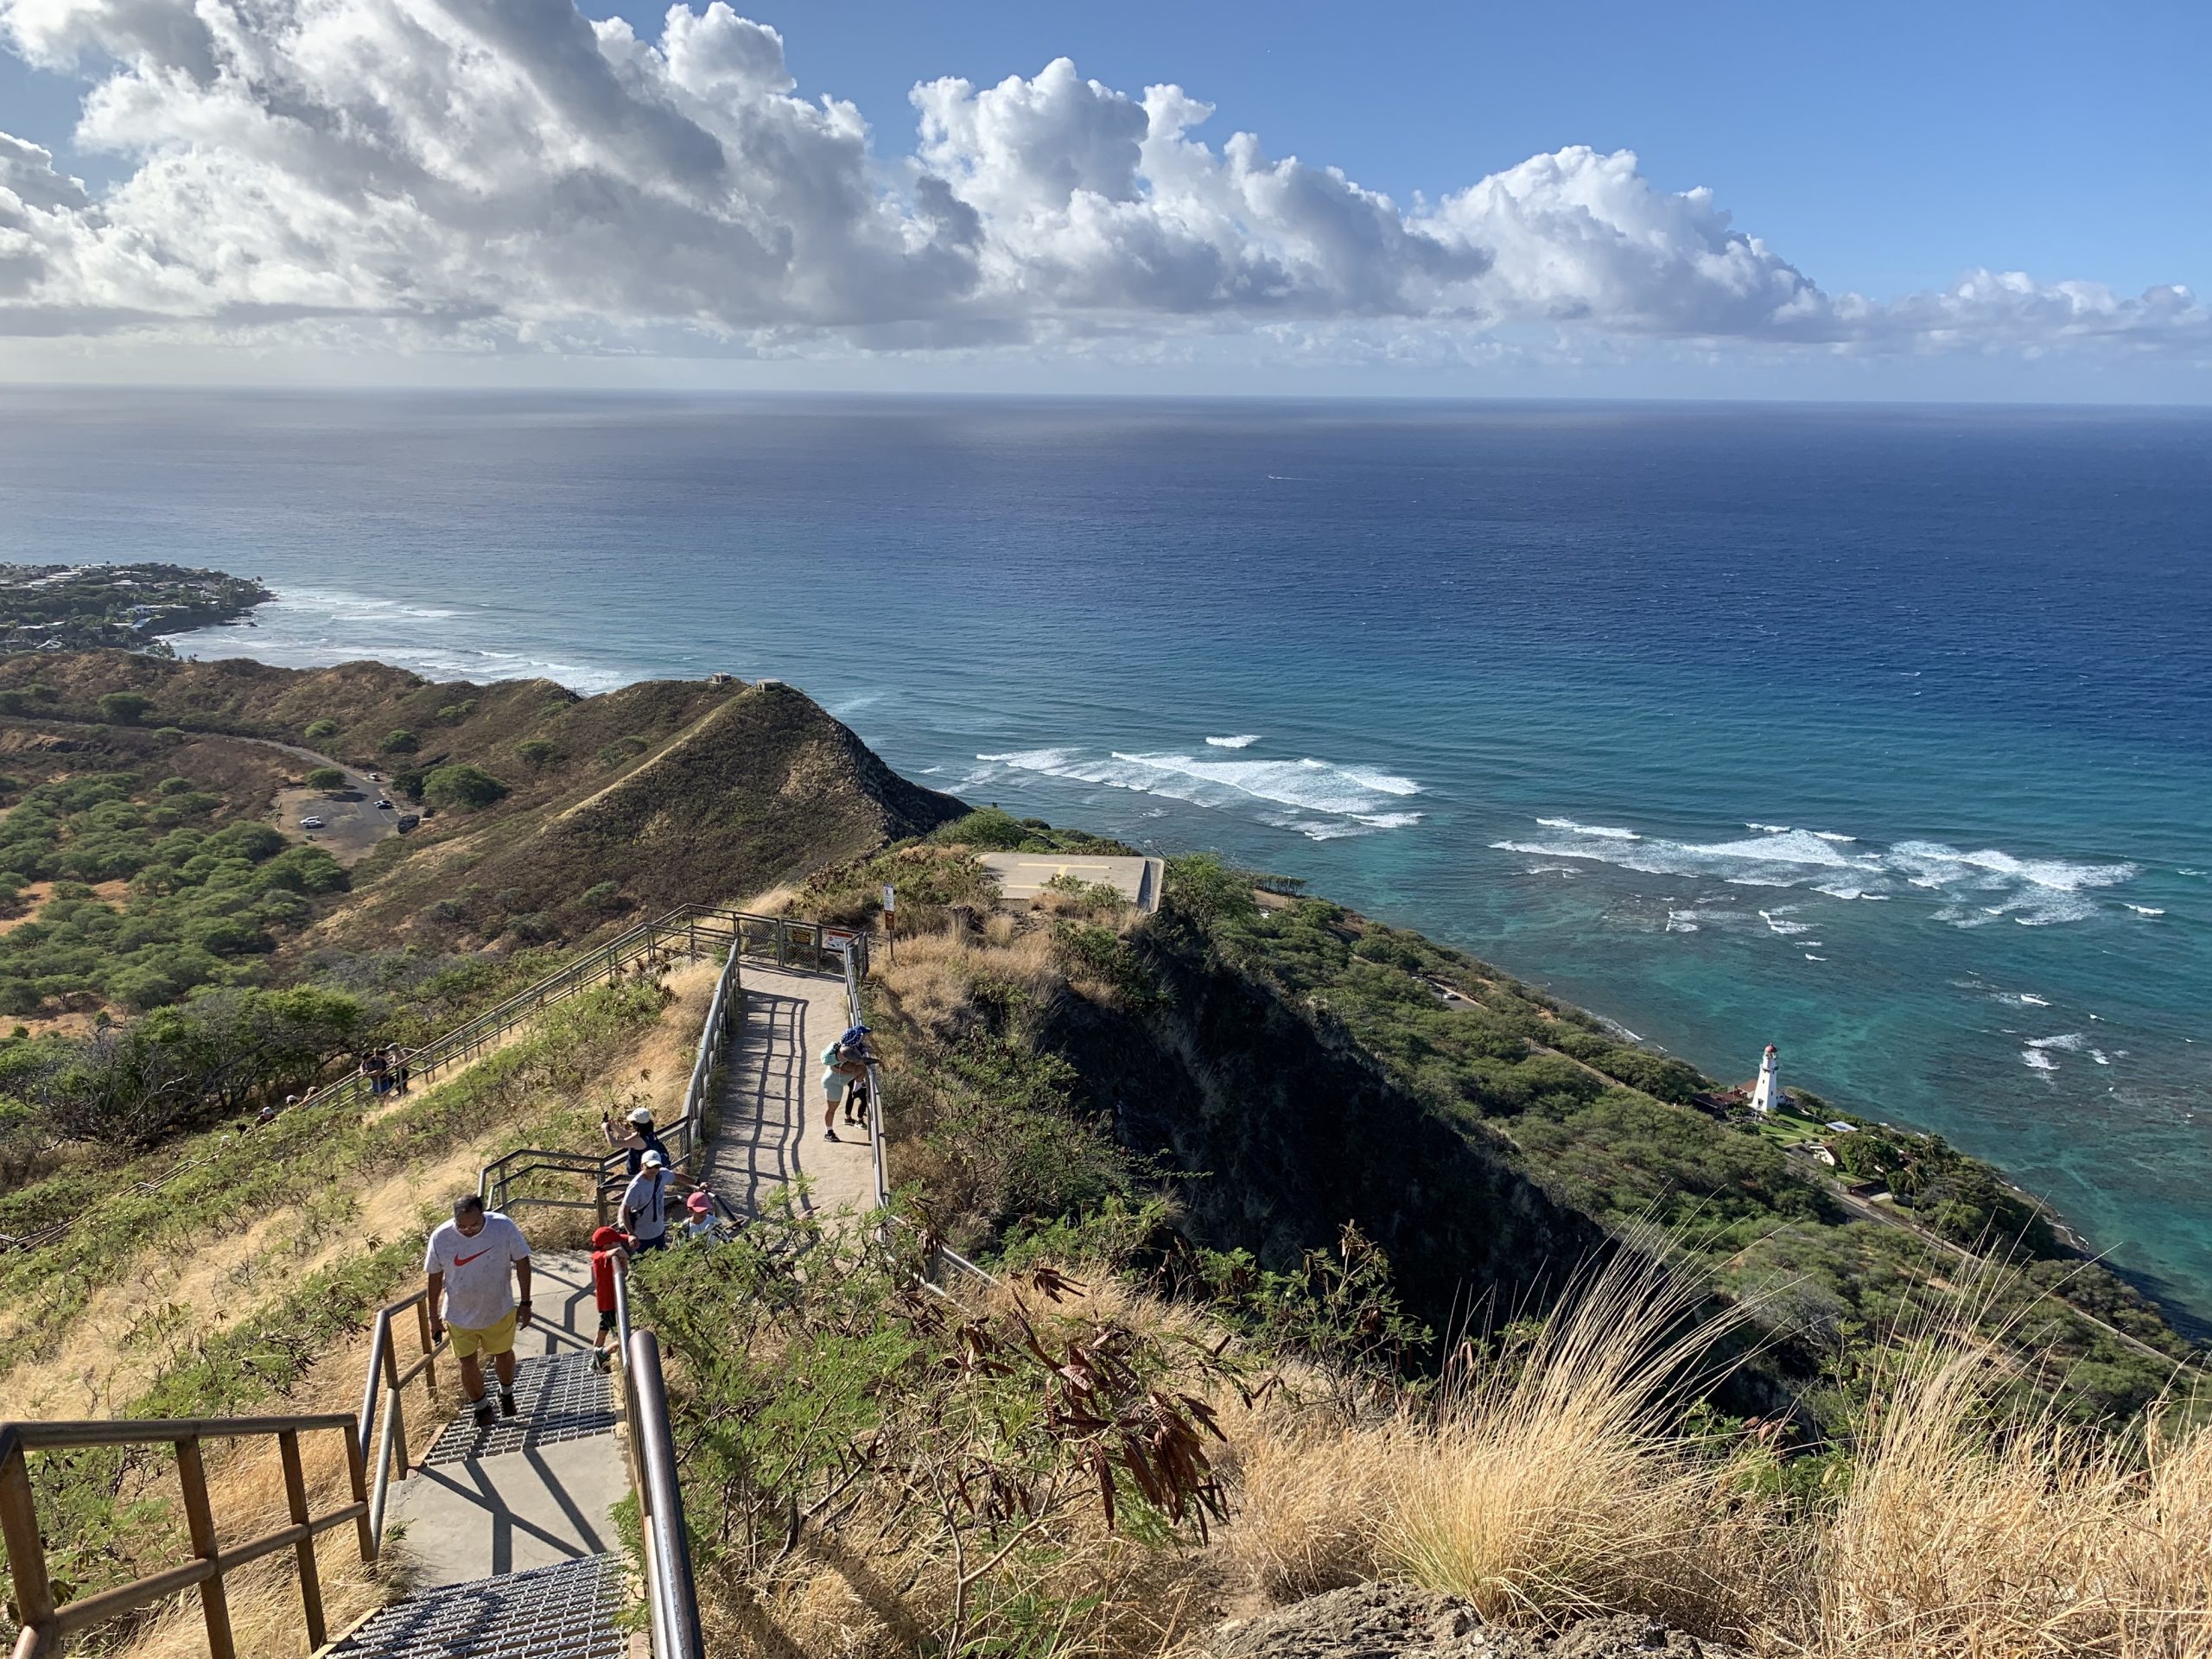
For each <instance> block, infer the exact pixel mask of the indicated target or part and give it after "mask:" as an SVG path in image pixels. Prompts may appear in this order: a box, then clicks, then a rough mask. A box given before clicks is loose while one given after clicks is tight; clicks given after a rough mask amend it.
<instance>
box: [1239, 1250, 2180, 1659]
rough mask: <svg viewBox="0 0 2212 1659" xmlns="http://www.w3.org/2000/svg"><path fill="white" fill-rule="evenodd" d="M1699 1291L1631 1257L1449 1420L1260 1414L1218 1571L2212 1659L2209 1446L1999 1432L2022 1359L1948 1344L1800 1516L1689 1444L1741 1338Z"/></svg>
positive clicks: (1497, 1611)
mask: <svg viewBox="0 0 2212 1659" xmlns="http://www.w3.org/2000/svg"><path fill="white" fill-rule="evenodd" d="M1693 1305H1694V1298H1693V1297H1691V1296H1690V1295H1689V1294H1688V1292H1687V1291H1685V1290H1681V1289H1678V1288H1676V1287H1674V1286H1673V1284H1672V1283H1671V1281H1669V1280H1668V1279H1667V1278H1666V1277H1665V1276H1664V1269H1663V1268H1658V1267H1656V1266H1649V1265H1639V1264H1637V1263H1636V1262H1634V1261H1633V1260H1631V1259H1625V1258H1624V1260H1623V1261H1622V1262H1618V1263H1616V1265H1615V1266H1614V1267H1613V1268H1609V1269H1607V1270H1606V1271H1605V1273H1603V1274H1599V1275H1598V1276H1597V1277H1596V1278H1595V1279H1594V1280H1593V1281H1592V1282H1591V1284H1590V1285H1589V1286H1588V1287H1586V1290H1585V1291H1584V1294H1582V1295H1581V1296H1580V1298H1579V1299H1575V1300H1572V1301H1570V1302H1569V1303H1568V1304H1567V1306H1565V1307H1564V1309H1563V1310H1562V1311H1561V1312H1560V1313H1556V1314H1554V1317H1553V1318H1552V1319H1550V1320H1549V1321H1548V1322H1547V1324H1546V1325H1545V1327H1544V1329H1543V1331H1542V1332H1541V1334H1540V1335H1539V1336H1538V1337H1537V1338H1536V1340H1535V1344H1534V1345H1533V1347H1531V1348H1530V1349H1529V1351H1527V1352H1526V1353H1525V1355H1523V1356H1522V1357H1521V1359H1520V1361H1519V1362H1518V1363H1516V1364H1492V1365H1490V1366H1488V1367H1486V1368H1484V1369H1481V1370H1478V1373H1477V1374H1476V1375H1474V1376H1471V1378H1469V1379H1468V1380H1467V1381H1466V1382H1465V1383H1464V1384H1463V1385H1461V1386H1460V1387H1459V1388H1458V1389H1454V1390H1452V1391H1449V1392H1448V1393H1447V1396H1446V1401H1445V1402H1444V1404H1443V1405H1442V1406H1441V1408H1440V1409H1438V1410H1437V1411H1436V1412H1434V1413H1433V1414H1416V1413H1414V1412H1412V1411H1408V1412H1407V1413H1404V1414H1401V1415H1400V1416H1398V1417H1396V1418H1395V1419H1393V1420H1391V1421H1383V1422H1376V1423H1366V1424H1344V1423H1340V1422H1339V1423H1331V1422H1329V1421H1326V1420H1325V1419H1315V1418H1313V1417H1311V1416H1307V1417H1300V1416H1298V1415H1297V1414H1293V1413H1288V1412H1285V1411H1280V1410H1278V1411H1265V1410H1263V1411H1260V1412H1255V1413H1250V1414H1246V1415H1245V1416H1244V1417H1243V1419H1242V1420H1240V1421H1236V1424H1235V1425H1234V1427H1232V1429H1231V1434H1232V1438H1233V1439H1234V1440H1236V1442H1237V1450H1236V1457H1235V1461H1234V1466H1235V1468H1236V1472H1237V1475H1238V1483H1237V1484H1238V1489H1239V1491H1238V1513H1237V1516H1236V1522H1235V1524H1234V1525H1233V1527H1232V1528H1231V1529H1230V1531H1229V1532H1228V1534H1227V1535H1225V1537H1224V1540H1223V1541H1222V1546H1221V1548H1222V1551H1223V1554H1224V1556H1225V1557H1226V1559H1227V1560H1228V1562H1229V1563H1230V1565H1231V1567H1233V1570H1234V1572H1235V1573H1236V1576H1237V1578H1238V1580H1240V1581H1241V1582H1242V1583H1243V1585H1244V1586H1247V1587H1248V1588H1249V1590H1250V1591H1252V1592H1255V1594H1256V1595H1257V1596H1259V1597H1261V1598H1263V1599H1268V1600H1278V1601H1279V1600H1283V1599H1293V1598H1295V1597H1297V1596H1300V1595H1305V1594H1310V1593H1312V1592H1315V1591H1317V1590H1321V1589H1325V1588H1327V1587H1329V1586H1331V1585H1333V1584H1338V1583H1343V1582H1346V1581H1350V1580H1356V1579H1359V1578H1366V1577H1374V1576H1404V1577H1408V1578H1411V1579H1413V1580H1416V1581H1418V1582H1420V1583H1421V1584H1424V1585H1426V1586H1429V1587H1432V1588H1434V1589H1438V1590H1441V1591H1446V1592H1450V1593H1452V1594H1456V1595H1460V1596H1464V1597H1466V1598H1467V1599H1470V1600H1471V1601H1472V1602H1474V1603H1475V1604H1476V1605H1477V1606H1478V1607H1479V1608H1480V1609H1481V1610H1482V1611H1483V1613H1484V1617H1485V1618H1492V1619H1498V1620H1503V1621H1504V1622H1507V1623H1510V1624H1539V1625H1554V1624H1559V1623H1560V1622H1562V1621H1564V1620H1567V1619H1568V1618H1574V1617H1577V1616H1580V1615H1582V1614H1586V1613H1591V1612H1601V1611H1604V1612H1615V1611H1627V1612H1645V1613H1652V1614H1656V1615H1657V1616H1659V1617H1661V1618H1665V1619H1667V1620H1668V1621H1669V1622H1670V1623H1672V1624H1675V1625H1677V1626H1679V1627H1681V1628H1683V1629H1686V1630H1690V1631H1692V1632H1693V1633H1694V1634H1697V1635H1700V1636H1705V1637H1721V1638H1724V1639H1728V1640H1732V1641H1735V1642H1738V1643H1741V1644H1743V1645H1745V1646H1747V1647H1751V1648H1753V1649H1757V1650H1759V1651H1763V1652H1767V1653H1771V1654H1776V1655H1796V1656H1810V1659H2059V1656H2085V1659H2207V1656H2212V1544H2208V1542H2207V1540H2208V1539H2212V1432H2208V1431H2206V1430H2204V1429H2202V1428H2187V1429H2180V1428H2174V1429H2171V1432H2169V1424H2168V1423H2166V1422H2162V1421H2157V1420H2154V1421H2152V1422H2151V1423H2150V1424H2148V1425H2146V1426H2145V1429H2144V1432H2143V1433H2141V1434H2140V1435H2139V1436H2137V1437H2135V1438H2133V1439H2130V1438H2127V1437H2125V1436H2122V1437H2119V1438H2113V1437H2110V1436H2106V1435H2100V1434H2097V1433H2092V1432H2090V1431H2088V1430H2084V1429H2080V1428H2075V1427H2069V1426H2066V1425H2064V1424H2062V1423H2060V1422H2059V1421H2056V1418H2054V1417H2052V1416H2050V1415H2048V1414H2046V1415H2043V1416H2037V1417H2033V1418H2025V1419H2023V1418H2019V1417H2017V1416H2008V1415H2006V1414H2004V1413H2003V1412H2002V1410H2001V1409H2000V1408H1999V1405H1998V1400H1999V1393H2000V1389H2001V1387H2002V1385H2003V1383H2005V1380H2006V1379H2007V1378H2009V1377H2011V1376H2013V1375H2014V1374H2015V1373H2016V1372H2017V1370H2018V1357H2017V1356H2012V1355H2008V1354H2005V1353H2003V1352H1999V1351H1992V1350H1991V1349H1990V1347H1989V1346H1988V1344H1986V1343H1985V1342H1981V1341H1979V1340H1977V1341H1974V1342H1971V1343H1969V1342H1967V1341H1966V1340H1964V1339H1955V1338H1948V1337H1945V1336H1942V1335H1941V1334H1940V1333H1938V1334H1930V1335H1929V1336H1926V1337H1924V1338H1923V1340H1922V1341H1921V1342H1920V1343H1919V1344H1917V1345H1916V1346H1915V1347H1914V1348H1913V1349H1912V1350H1910V1357H1909V1359H1907V1360H1906V1361H1904V1362H1903V1363H1900V1364H1899V1365H1898V1367H1897V1370H1896V1371H1895V1373H1894V1374H1893V1375H1892V1376H1890V1377H1889V1378H1887V1379H1886V1380H1885V1383H1883V1385H1882V1386H1881V1387H1879V1388H1878V1389H1877V1391H1876V1394H1875V1396H1874V1398H1873V1399H1872V1402H1870V1405H1869V1411H1868V1414H1869V1419H1870V1421H1872V1423H1873V1424H1874V1425H1875V1427H1874V1428H1873V1430H1872V1433H1870V1435H1869V1436H1868V1437H1867V1438H1866V1440H1864V1441H1863V1442H1862V1443H1861V1444H1860V1445H1859V1446H1858V1447H1857V1448H1856V1450H1855V1455H1854V1456H1853V1458H1852V1459H1851V1461H1850V1464H1849V1466H1848V1467H1847V1469H1846V1470H1845V1471H1843V1473H1844V1477H1845V1478H1844V1479H1843V1480H1842V1481H1841V1482H1840V1485H1839V1489H1838V1490H1839V1491H1840V1493H1841V1496H1840V1497H1838V1498H1837V1499H1836V1500H1834V1503H1832V1505H1830V1506H1828V1507H1825V1508H1821V1507H1817V1506H1816V1507H1813V1508H1809V1509H1799V1510H1796V1511H1790V1512H1785V1511H1784V1510H1783V1509H1782V1508H1781V1507H1780V1506H1779V1505H1778V1504H1777V1503H1776V1502H1774V1501H1771V1500H1770V1499H1767V1498H1765V1497H1761V1496H1759V1495H1758V1494H1759V1492H1760V1491H1761V1488H1760V1486H1759V1485H1758V1483H1756V1482H1753V1481H1751V1480H1750V1479H1749V1478H1747V1477H1748V1476H1749V1475H1750V1474H1751V1471H1752V1468H1753V1467H1754V1465H1756V1464H1757V1462H1758V1459H1759V1458H1760V1456H1761V1455H1762V1454H1760V1453H1759V1452H1758V1451H1757V1449H1756V1448H1755V1447H1747V1448H1745V1449H1744V1450H1743V1451H1742V1452H1740V1453H1735V1454H1731V1453H1728V1452H1725V1451H1724V1450H1722V1449H1720V1448H1714V1447H1707V1446H1698V1445H1696V1444H1694V1443H1690V1442H1686V1441H1684V1440H1681V1438H1680V1437H1679V1436H1678V1435H1677V1433H1675V1430H1674V1429H1673V1427H1672V1423H1673V1421H1674V1410H1675V1407H1676V1405H1677V1404H1678V1403H1679V1400H1680V1391H1679V1384H1680V1381H1681V1378H1682V1377H1683V1376H1685V1375H1686V1374H1687V1372H1688V1370H1692V1369H1694V1365H1695V1363H1696V1362H1697V1360H1698V1359H1699V1358H1700V1356H1701V1355H1702V1354H1703V1353H1705V1352H1707V1351H1710V1349H1711V1347H1712V1344H1713V1342H1714V1341H1715V1340H1716V1339H1717V1338H1718V1337H1719V1335H1721V1334H1724V1333H1725V1330H1726V1324H1725V1316H1724V1319H1723V1320H1721V1321H1715V1320H1713V1319H1706V1320H1704V1321H1702V1322H1697V1321H1690V1322H1688V1323H1685V1322H1684V1320H1683V1316H1684V1315H1685V1314H1687V1313H1688V1312H1689V1310H1690V1308H1691V1306H1693Z"/></svg>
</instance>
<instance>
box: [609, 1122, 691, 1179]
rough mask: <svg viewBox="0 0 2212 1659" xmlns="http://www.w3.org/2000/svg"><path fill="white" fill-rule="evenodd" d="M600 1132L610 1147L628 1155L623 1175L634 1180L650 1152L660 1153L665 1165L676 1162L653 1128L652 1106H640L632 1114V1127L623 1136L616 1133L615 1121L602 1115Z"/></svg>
mask: <svg viewBox="0 0 2212 1659" xmlns="http://www.w3.org/2000/svg"><path fill="white" fill-rule="evenodd" d="M599 1132H600V1133H601V1135H605V1136H606V1137H607V1146H608V1147H611V1148H613V1150H615V1151H618V1152H620V1153H623V1154H626V1157H625V1160H624V1161H625V1163H626V1165H627V1166H628V1167H626V1169H625V1170H624V1171H623V1173H624V1174H626V1175H627V1176H628V1177H629V1178H630V1179H632V1180H635V1179H637V1178H638V1171H639V1169H640V1168H641V1167H643V1166H644V1164H645V1154H647V1153H649V1152H657V1153H658V1154H660V1160H661V1162H662V1163H663V1164H664V1165H665V1164H669V1163H672V1162H673V1161H674V1160H672V1159H671V1158H670V1156H669V1155H668V1147H666V1146H664V1144H663V1143H662V1141H661V1138H660V1135H659V1134H658V1131H656V1130H655V1129H654V1128H653V1109H652V1107H650V1106H640V1107H639V1108H638V1109H636V1110H635V1111H633V1112H632V1113H631V1114H630V1127H629V1128H628V1129H627V1130H626V1132H625V1133H623V1134H621V1135H617V1134H615V1133H614V1120H613V1118H612V1117H609V1116H607V1114H606V1113H604V1112H602V1113H601V1114H600V1118H599Z"/></svg>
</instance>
